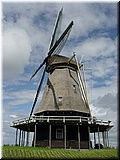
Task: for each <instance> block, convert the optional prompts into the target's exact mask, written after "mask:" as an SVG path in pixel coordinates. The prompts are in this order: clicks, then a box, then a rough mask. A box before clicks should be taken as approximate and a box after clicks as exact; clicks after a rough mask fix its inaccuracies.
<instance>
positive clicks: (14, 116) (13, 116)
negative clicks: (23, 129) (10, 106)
mask: <svg viewBox="0 0 120 160" xmlns="http://www.w3.org/2000/svg"><path fill="white" fill-rule="evenodd" d="M9 116H10V117H12V118H17V117H18V116H16V115H9Z"/></svg>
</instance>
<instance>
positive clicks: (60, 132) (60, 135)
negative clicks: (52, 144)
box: [56, 129, 63, 139]
mask: <svg viewBox="0 0 120 160" xmlns="http://www.w3.org/2000/svg"><path fill="white" fill-rule="evenodd" d="M56 139H63V129H56Z"/></svg>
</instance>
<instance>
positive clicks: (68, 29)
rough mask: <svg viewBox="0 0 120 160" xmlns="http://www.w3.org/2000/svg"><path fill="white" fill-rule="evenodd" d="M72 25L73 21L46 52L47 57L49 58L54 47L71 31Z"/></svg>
mask: <svg viewBox="0 0 120 160" xmlns="http://www.w3.org/2000/svg"><path fill="white" fill-rule="evenodd" d="M72 26H73V21H72V22H71V23H70V24H69V26H68V27H67V28H66V30H65V31H64V32H63V34H62V35H61V36H60V38H59V39H58V40H57V41H56V42H55V44H54V46H53V47H52V48H51V49H50V51H49V52H48V56H47V58H49V57H50V56H51V55H52V53H53V52H54V51H55V49H56V48H57V47H58V46H59V44H60V43H61V41H62V40H63V39H64V37H65V36H66V35H67V34H68V33H69V32H70V31H71V28H72Z"/></svg>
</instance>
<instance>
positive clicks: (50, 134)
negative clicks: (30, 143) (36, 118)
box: [49, 124, 51, 148]
mask: <svg viewBox="0 0 120 160" xmlns="http://www.w3.org/2000/svg"><path fill="white" fill-rule="evenodd" d="M49 147H50V148H51V124H49Z"/></svg>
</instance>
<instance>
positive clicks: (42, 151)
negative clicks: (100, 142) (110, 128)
mask: <svg viewBox="0 0 120 160" xmlns="http://www.w3.org/2000/svg"><path fill="white" fill-rule="evenodd" d="M2 159H118V150H117V149H91V150H84V151H82V150H81V151H78V150H64V149H50V148H38V147H36V148H34V147H20V146H3V147H2Z"/></svg>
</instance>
